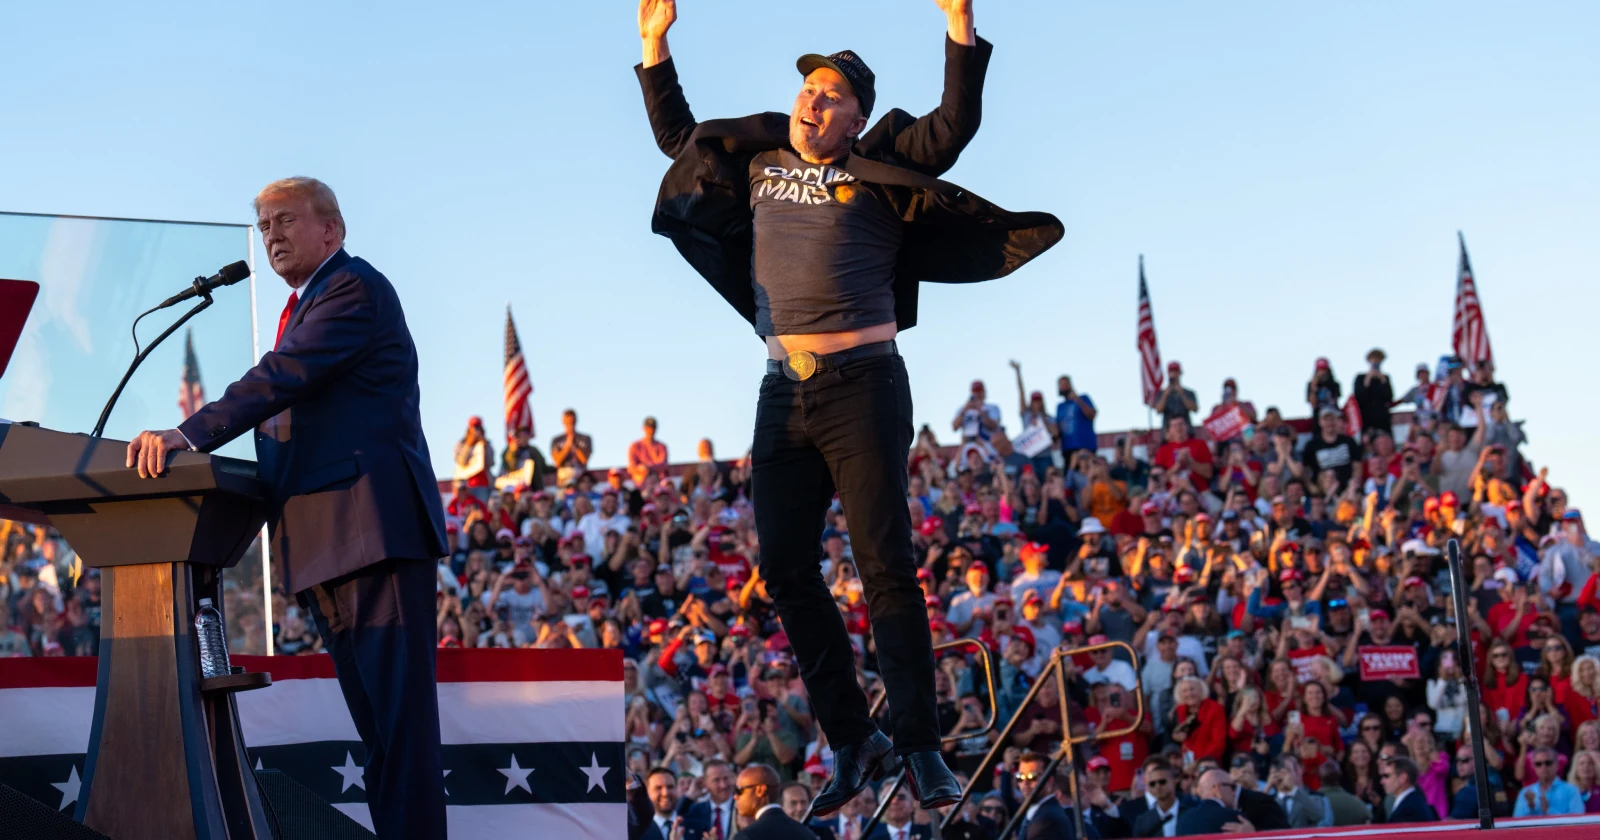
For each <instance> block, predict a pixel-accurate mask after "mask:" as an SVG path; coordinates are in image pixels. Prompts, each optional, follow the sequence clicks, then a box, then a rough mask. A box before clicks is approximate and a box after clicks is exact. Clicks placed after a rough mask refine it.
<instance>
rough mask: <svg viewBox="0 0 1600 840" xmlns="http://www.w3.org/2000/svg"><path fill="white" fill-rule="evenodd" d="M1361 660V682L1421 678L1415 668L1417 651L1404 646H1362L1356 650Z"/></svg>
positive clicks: (1419, 671) (1420, 674) (1419, 672)
mask: <svg viewBox="0 0 1600 840" xmlns="http://www.w3.org/2000/svg"><path fill="white" fill-rule="evenodd" d="M1356 655H1357V656H1359V657H1360V658H1361V679H1362V680H1363V681H1371V680H1387V679H1399V680H1407V679H1416V678H1417V677H1420V676H1422V671H1421V670H1420V669H1419V668H1418V667H1417V649H1416V648H1414V647H1407V646H1405V645H1363V646H1361V647H1359V648H1356Z"/></svg>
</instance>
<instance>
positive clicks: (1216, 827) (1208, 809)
mask: <svg viewBox="0 0 1600 840" xmlns="http://www.w3.org/2000/svg"><path fill="white" fill-rule="evenodd" d="M1238 821H1239V812H1238V811H1235V810H1233V809H1232V808H1224V807H1222V804H1221V803H1220V802H1217V801H1216V800H1215V799H1202V800H1200V802H1198V803H1197V804H1195V806H1194V807H1192V808H1188V809H1186V810H1184V811H1183V812H1182V813H1180V814H1178V835H1179V836H1182V837H1187V836H1190V835H1194V834H1219V833H1221V831H1222V827H1223V826H1224V825H1227V824H1228V823H1231V822H1238Z"/></svg>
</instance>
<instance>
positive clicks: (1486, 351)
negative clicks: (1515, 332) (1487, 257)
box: [1450, 231, 1494, 368]
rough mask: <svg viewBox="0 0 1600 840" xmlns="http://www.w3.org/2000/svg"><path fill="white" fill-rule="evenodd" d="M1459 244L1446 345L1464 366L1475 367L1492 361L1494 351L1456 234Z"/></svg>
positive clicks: (1464, 243)
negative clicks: (1453, 312) (1453, 307)
mask: <svg viewBox="0 0 1600 840" xmlns="http://www.w3.org/2000/svg"><path fill="white" fill-rule="evenodd" d="M1456 239H1457V240H1458V241H1460V243H1461V264H1460V266H1458V268H1457V271H1456V316H1455V321H1454V323H1452V324H1451V326H1450V346H1451V347H1452V348H1454V350H1455V353H1456V355H1457V356H1458V357H1460V358H1461V361H1463V362H1466V363H1467V367H1469V368H1476V367H1477V366H1478V365H1480V364H1482V363H1483V362H1490V363H1492V362H1494V350H1492V349H1490V347H1489V327H1488V325H1486V324H1484V322H1483V306H1482V305H1481V304H1480V303H1479V302H1478V284H1477V283H1475V282H1473V279H1472V263H1471V262H1469V261H1468V260H1467V240H1466V237H1463V236H1462V235H1461V232H1460V231H1456Z"/></svg>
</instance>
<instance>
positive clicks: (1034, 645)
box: [1011, 627, 1039, 650]
mask: <svg viewBox="0 0 1600 840" xmlns="http://www.w3.org/2000/svg"><path fill="white" fill-rule="evenodd" d="M1011 638H1013V639H1017V640H1019V641H1024V642H1027V643H1028V649H1029V650H1038V649H1039V644H1038V642H1037V641H1036V640H1035V639H1034V638H1033V631H1032V630H1029V629H1028V628H1026V627H1015V628H1012V630H1011Z"/></svg>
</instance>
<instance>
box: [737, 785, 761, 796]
mask: <svg viewBox="0 0 1600 840" xmlns="http://www.w3.org/2000/svg"><path fill="white" fill-rule="evenodd" d="M764 787H766V785H763V784H755V785H741V786H739V787H736V788H734V789H733V795H734V796H744V792H745V791H747V790H755V789H756V788H764Z"/></svg>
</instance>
